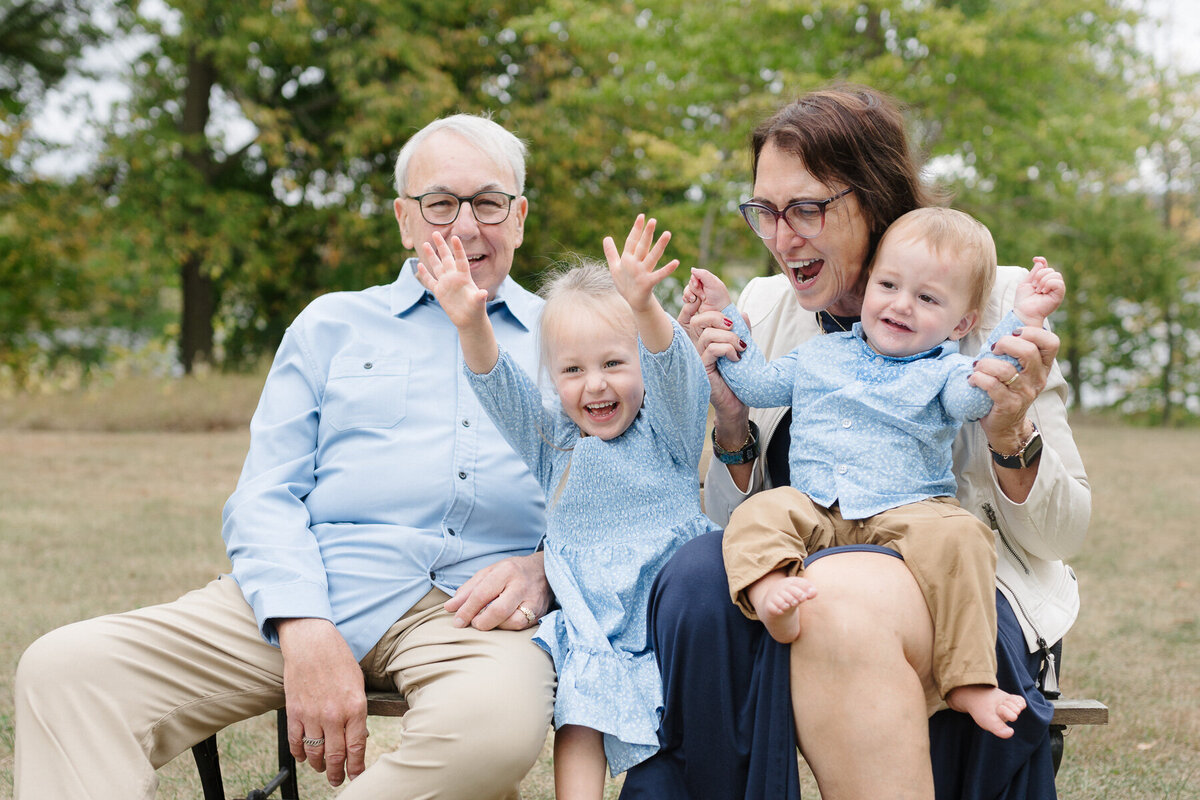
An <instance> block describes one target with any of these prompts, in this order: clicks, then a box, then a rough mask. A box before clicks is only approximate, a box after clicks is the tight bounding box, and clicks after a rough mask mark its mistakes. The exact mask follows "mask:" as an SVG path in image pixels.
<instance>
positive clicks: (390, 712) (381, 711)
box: [367, 692, 408, 717]
mask: <svg viewBox="0 0 1200 800" xmlns="http://www.w3.org/2000/svg"><path fill="white" fill-rule="evenodd" d="M407 712H408V703H407V702H405V700H404V696H403V695H401V694H400V693H399V692H367V714H369V715H373V716H376V717H403V716H404V715H405V714H406V713H407Z"/></svg>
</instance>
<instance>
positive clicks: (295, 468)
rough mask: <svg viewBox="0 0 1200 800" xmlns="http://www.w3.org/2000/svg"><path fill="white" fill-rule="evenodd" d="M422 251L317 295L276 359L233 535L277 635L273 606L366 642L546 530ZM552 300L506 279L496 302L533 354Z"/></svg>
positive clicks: (518, 346) (228, 521) (508, 340)
mask: <svg viewBox="0 0 1200 800" xmlns="http://www.w3.org/2000/svg"><path fill="white" fill-rule="evenodd" d="M415 265H416V260H415V259H409V260H408V261H407V262H406V263H405V265H404V267H402V269H401V272H400V276H399V278H398V279H397V280H396V282H395V283H392V284H390V285H387V286H375V287H372V288H370V289H365V290H363V291H359V292H337V293H333V294H327V295H324V296H322V297H319V298H317V299H316V300H314V301H313V302H312V303H311V304H310V305H309V306H308V308H306V309H305V310H304V311H303V312H301V314H300V315H299V316H298V317H297V318H296V319H295V321H294V322H293V323H292V325H291V326H290V327H289V328H288V331H287V333H286V334H285V335H284V338H283V342H282V344H281V345H280V346H279V351H278V352H277V353H276V356H275V362H274V364H273V365H272V367H271V372H270V374H269V375H268V376H267V381H266V385H265V387H264V388H263V393H262V399H261V400H260V401H259V406H258V410H257V411H256V412H255V414H254V419H253V420H252V421H251V423H250V450H249V452H248V454H247V456H246V463H245V466H244V467H243V469H242V475H241V479H240V480H239V481H238V486H237V489H236V491H234V493H233V495H232V496H231V497H230V498H229V502H228V503H226V505H225V513H224V529H223V535H224V537H225V543H226V548H227V550H228V553H229V558H230V561H231V562H232V563H233V577H234V578H235V579H236V580H237V582H238V585H239V586H241V588H242V592H243V593H244V594H245V596H246V600H247V601H248V602H249V603H250V605H251V606H252V607H253V609H254V615H255V617H256V619H257V620H258V624H259V626H260V628H261V629H262V632H263V636H264V637H265V638H266V639H267V640H268V641H271V642H277V641H278V639H277V636H276V633H275V627H274V625H273V624H272V620H273V619H278V618H289V617H317V618H323V619H328V620H332V621H333V622H334V623H335V624H336V625H337V627H338V630H339V631H341V633H342V635H343V636H344V637H345V639H346V641H347V642H348V643H349V645H350V649H351V650H352V651H353V653H354V657H355V658H358V659H361V658H362V657H363V656H364V655H366V654H367V652H368V651H369V650H370V649H371V648H372V647H374V646H375V644H376V642H377V641H378V640H379V637H380V636H382V635H383V634H384V632H386V631H387V629H388V628H389V627H391V626H392V624H394V623H395V622H396V620H398V619H400V617H402V616H403V615H404V614H405V612H407V611H408V610H409V609H410V608H412V606H413V605H414V604H415V603H416V602H417V601H418V600H420V599H421V598H422V597H424V596H425V595H426V594H427V593H428V592H429V590H430V588H431V587H433V586H437V587H438V588H439V589H442V590H444V591H446V592H450V593H452V592H454V591H455V590H456V589H457V588H458V587H459V586H461V585H462V584H463V583H464V582H466V580H467V579H468V578H470V577H471V576H472V575H473V574H475V572H477V571H478V570H480V569H482V568H483V567H485V566H487V565H489V564H491V563H493V562H495V561H498V560H500V559H502V558H505V557H508V556H515V555H527V554H528V553H530V552H531V551H532V550H533V549H534V547H536V546H537V544H538V541H539V540H540V539H541V537H542V534H543V531H544V529H545V510H544V509H545V504H544V501H543V497H542V491H541V488H540V487H539V486H538V483H537V481H536V480H534V478H533V476H532V475H531V474H530V473H529V469H528V468H527V467H526V466H525V463H524V462H523V461H522V460H521V458H520V457H519V456H518V455H517V454H516V453H514V452H513V450H512V448H511V447H509V446H508V444H507V442H505V440H504V437H502V436H501V435H500V432H499V431H498V430H497V429H496V427H495V425H493V423H492V421H491V419H490V418H489V417H488V415H487V414H486V413H484V411H483V409H482V408H481V407H480V406H479V402H478V400H477V399H476V398H475V393H474V392H473V391H471V386H470V384H469V382H468V380H467V378H466V377H465V376H464V375H463V373H462V369H463V365H462V354H461V351H460V349H459V345H458V332H457V331H456V330H455V328H454V325H453V324H452V323H451V322H450V319H449V318H448V317H447V316H446V314H445V313H444V312H443V311H442V309H441V307H440V306H438V304H437V302H436V301H435V300H434V299H433V298H432V297H431V296H430V295H429V294H428V293H427V292H426V291H425V289H424V288H423V287H422V286H421V285H420V283H419V282H418V281H417V279H416V275H415V273H414V269H415ZM541 308H542V301H541V300H540V299H538V298H537V297H535V296H534V295H532V294H530V293H529V292H527V291H525V290H524V289H522V288H521V287H520V286H518V285H517V284H516V283H515V282H514V281H513V280H512V279H511V278H509V279H506V280H505V281H504V283H503V284H502V285H501V286H500V289H499V291H498V292H497V294H496V300H495V301H494V302H493V303H491V304H490V305H489V307H488V316H489V318H490V319H491V322H492V326H493V327H494V328H495V330H496V336H497V338H498V340H499V341H500V343H501V344H502V345H503V346H504V348H505V349H506V350H507V351H508V352H509V353H511V354H512V356H513V357H514V358H515V359H516V360H517V361H518V362H519V363H520V364H522V365H524V366H525V367H526V368H529V369H532V368H533V367H534V365H535V364H536V363H537V354H536V353H537V346H536V328H537V324H538V320H539V318H540V315H541Z"/></svg>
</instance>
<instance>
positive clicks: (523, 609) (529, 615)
mask: <svg viewBox="0 0 1200 800" xmlns="http://www.w3.org/2000/svg"><path fill="white" fill-rule="evenodd" d="M517 611H520V612H521V613H522V614H524V615H525V619H527V620H529V624H530V625H532V624H533V623H535V622H537V614H534V613H533V612H532V611H530V610H529V609H528V608H526V607H525V604H524V603H521V605H519V606H517Z"/></svg>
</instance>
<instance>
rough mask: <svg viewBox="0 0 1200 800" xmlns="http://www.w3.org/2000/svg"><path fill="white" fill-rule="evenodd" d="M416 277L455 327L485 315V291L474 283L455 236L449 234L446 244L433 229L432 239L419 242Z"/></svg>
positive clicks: (465, 255) (440, 235)
mask: <svg viewBox="0 0 1200 800" xmlns="http://www.w3.org/2000/svg"><path fill="white" fill-rule="evenodd" d="M435 248H436V249H435ZM417 280H419V281H420V282H421V285H422V286H424V287H425V288H426V289H428V290H429V291H430V292H431V293H432V294H433V296H434V297H435V298H436V299H437V301H438V305H440V306H441V307H442V310H443V311H445V312H446V316H448V317H450V321H451V322H453V323H454V325H455V326H456V327H459V328H461V327H463V326H465V325H469V324H471V323H473V322H478V321H479V320H480V319H481V318H482V319H486V318H487V290H486V289H480V288H479V287H478V286H476V285H475V278H474V277H473V276H472V275H471V265H470V263H469V262H468V261H467V251H466V249H465V248H464V247H463V244H462V241H461V240H460V239H459V238H458V237H457V236H451V237H450V244H446V240H445V239H444V238H443V237H442V234H440V233H438V232H437V231H434V233H433V242H432V243H430V242H425V243H424V244H422V245H421V260H420V261H419V262H418V263H417Z"/></svg>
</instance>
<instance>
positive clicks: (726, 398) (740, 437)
mask: <svg viewBox="0 0 1200 800" xmlns="http://www.w3.org/2000/svg"><path fill="white" fill-rule="evenodd" d="M711 274H712V273H710V272H708V271H707V270H701V269H694V270H692V279H691V280H689V281H688V284H687V286H686V287H685V288H684V290H683V308H682V309H681V310H680V312H679V324H680V325H681V326H682V327H683V329H684V330H685V331H687V332H688V336H690V337H691V339H692V344H694V345H695V346H696V350H697V351H699V353H700V359H701V361H703V362H704V370H705V372H707V373H708V384H709V390H710V392H709V402H711V403H712V406H713V412H714V427H715V430H716V434H717V441H718V442H720V444H721V446H722V447H724V448H725V449H727V450H731V451H732V450H739V449H741V447H742V445H743V444H745V442H746V436H747V434H748V433H749V430H750V412H749V410H748V409H747V408H746V406H745V405H743V404H742V402H741V401H740V400H738V399H737V396H736V395H735V394H734V393H733V392H732V391H731V390H730V388H729V386H728V385H727V384H726V383H725V379H724V378H722V377H721V373H720V372H718V371H717V359H718V358H719V357H721V356H725V357H726V358H729V359H730V360H732V361H737V360H738V358H739V357H740V355H741V351H742V350H744V349H745V347H746V344H745V342H743V341H741V339H739V338H738V335H737V334H736V333H734V332H733V330H732V328H733V322H732V320H730V319H728V318H727V317H726V316H725V315H724V313H722V311H721V308H724V306H722V307H721V308H714V307H713V306H712V304H711V303H709V302H706V292H705V290H706V288H709V289H711V287H706V285H705V283H704V280H703V276H707V275H711ZM714 277H715V276H714ZM717 283H718V284H720V282H719V281H717ZM720 287H721V289H722V290H724V288H725V287H724V285H723V284H720ZM713 294H715V293H713V292H711V291H709V293H708V294H707V297H712V296H713ZM725 298H728V293H726V294H725ZM726 305H728V302H726Z"/></svg>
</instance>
